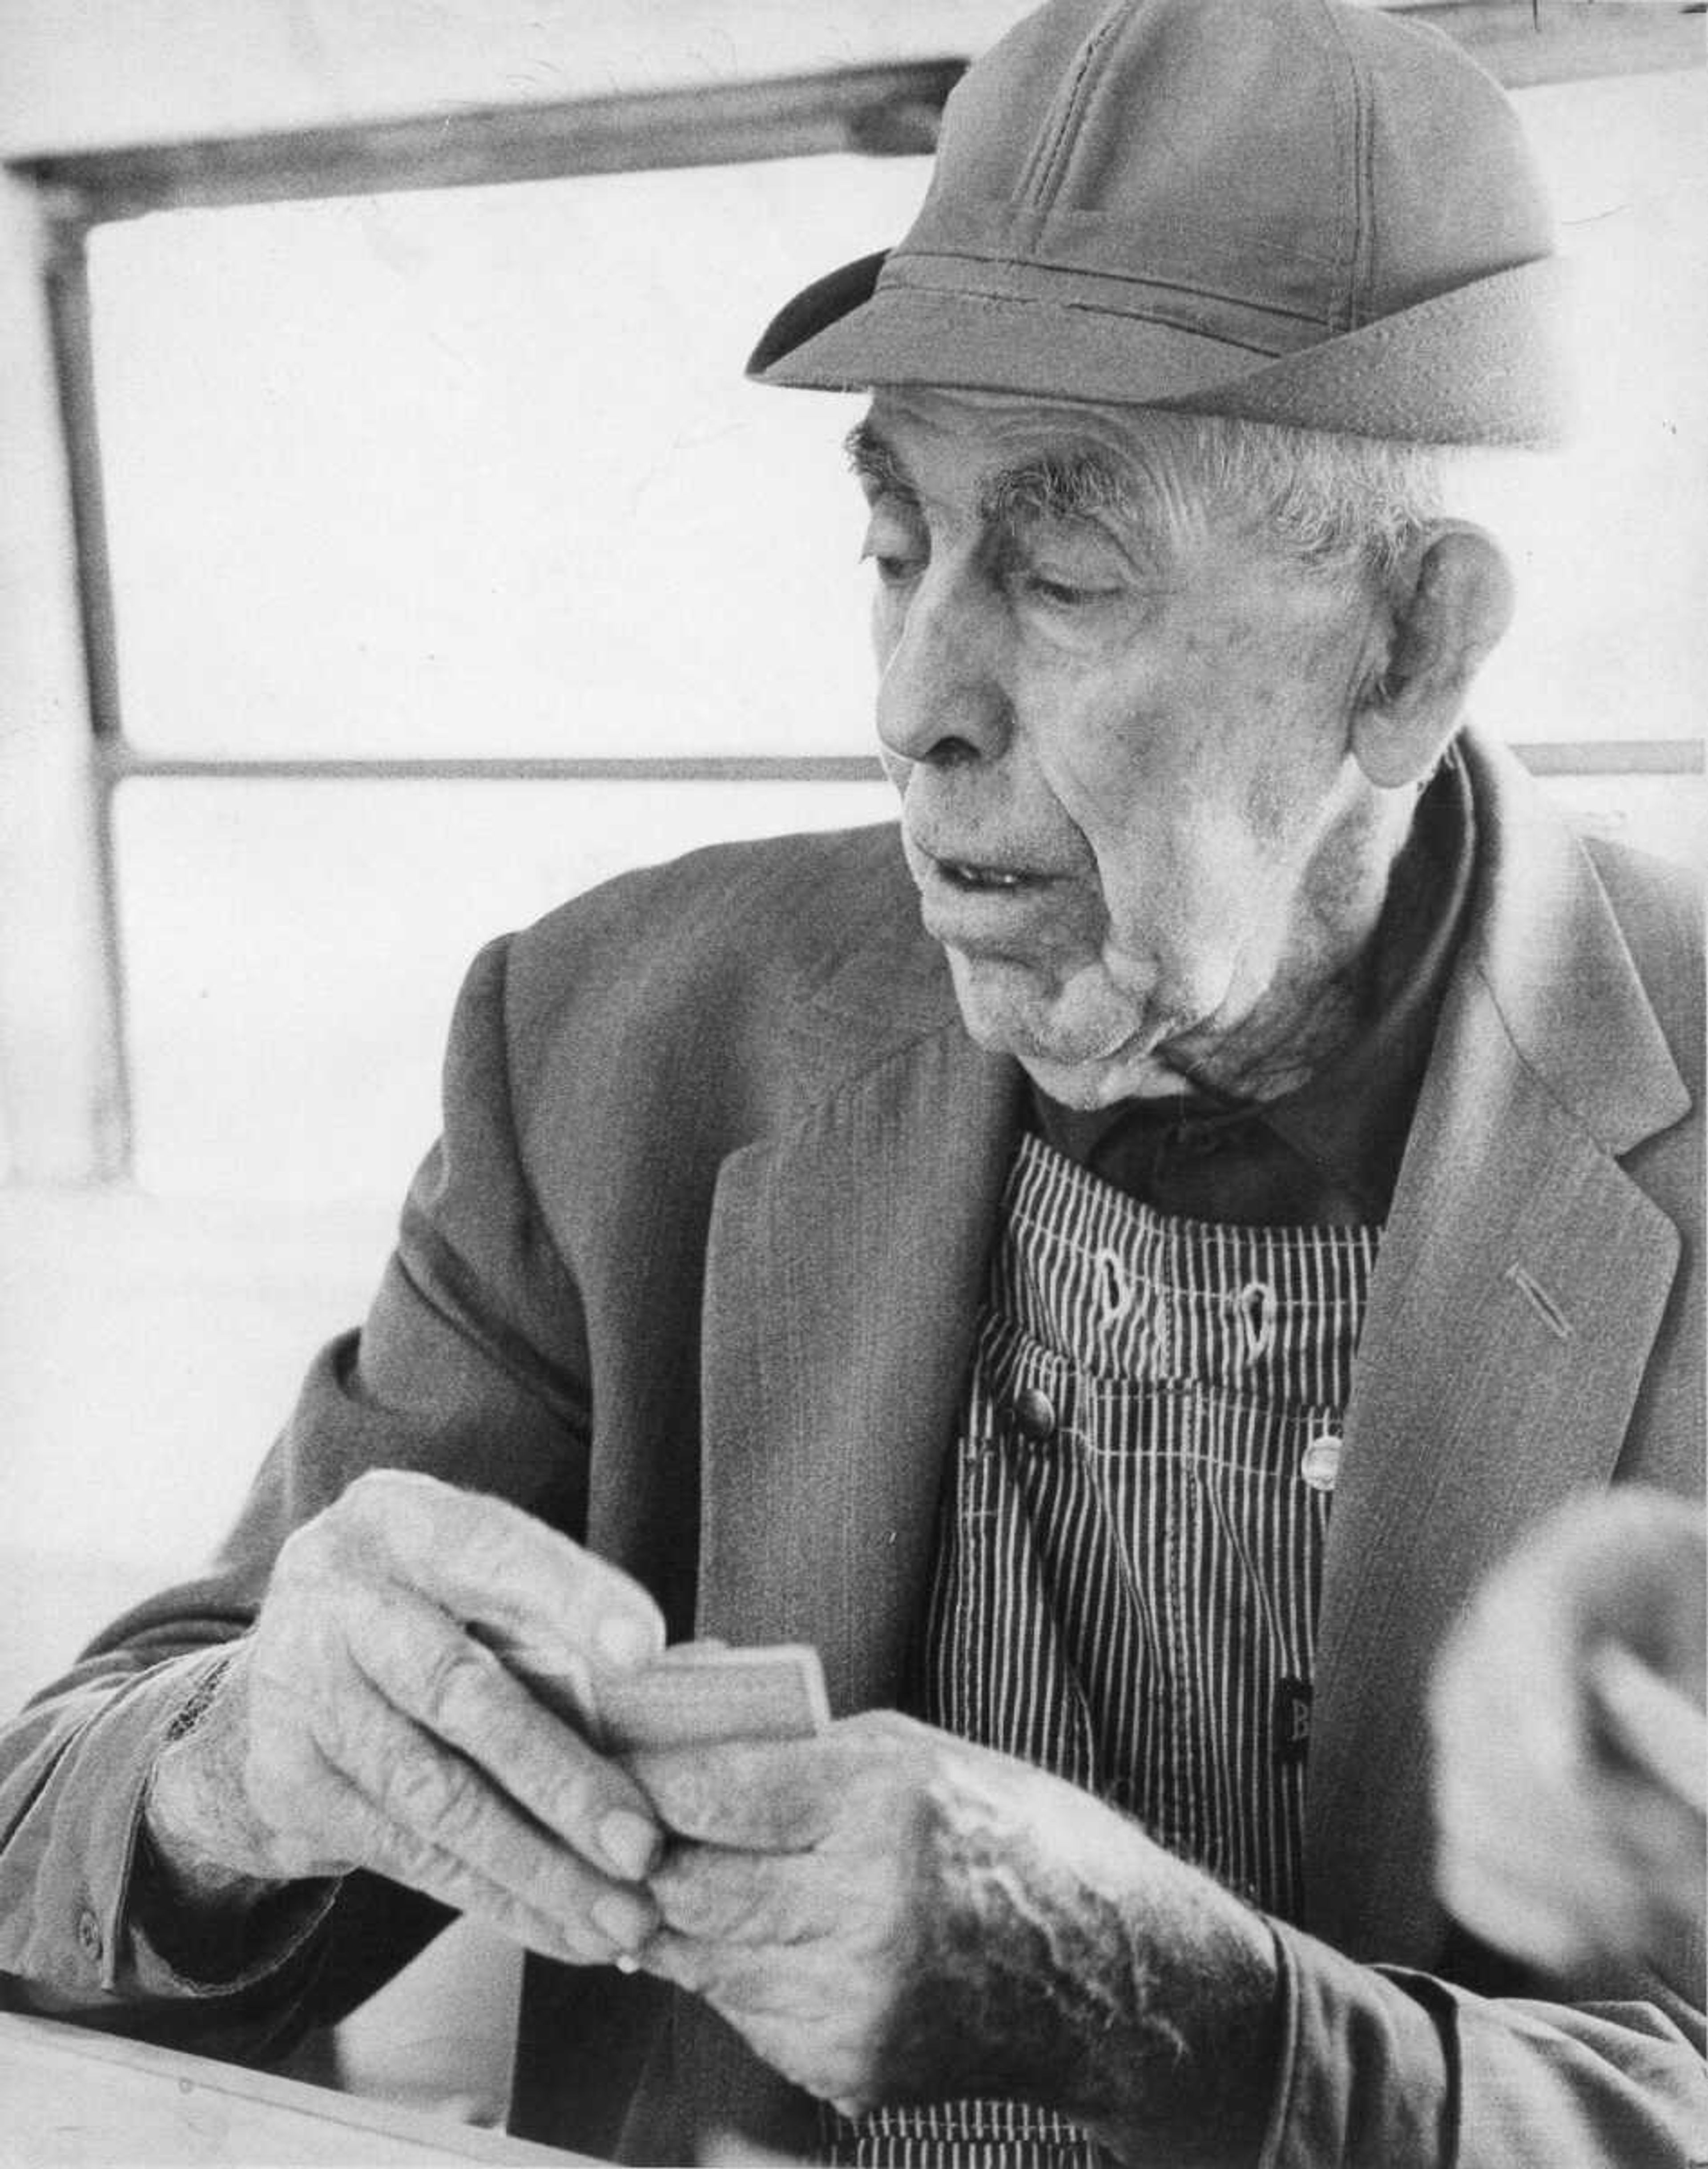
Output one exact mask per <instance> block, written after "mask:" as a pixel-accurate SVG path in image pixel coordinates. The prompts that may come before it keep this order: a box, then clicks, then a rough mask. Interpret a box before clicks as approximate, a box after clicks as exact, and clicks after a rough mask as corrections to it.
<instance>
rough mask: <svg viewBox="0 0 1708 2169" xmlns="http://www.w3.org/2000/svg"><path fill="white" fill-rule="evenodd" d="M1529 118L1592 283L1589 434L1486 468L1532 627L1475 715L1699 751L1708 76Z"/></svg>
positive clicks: (1705, 497)
mask: <svg viewBox="0 0 1708 2169" xmlns="http://www.w3.org/2000/svg"><path fill="white" fill-rule="evenodd" d="M1518 106H1519V113H1520V115H1522V117H1523V119H1524V124H1525V126H1526V128H1527V130H1528V131H1529V132H1530V138H1531V141H1532V142H1533V143H1534V144H1535V147H1536V148H1537V150H1538V152H1539V153H1540V157H1541V159H1542V162H1543V165H1544V168H1545V170H1546V173H1547V174H1548V177H1549V180H1550V183H1551V190H1552V195H1553V199H1554V203H1555V208H1556V215H1557V216H1558V220H1559V232H1560V242H1561V247H1562V251H1563V252H1564V253H1565V254H1566V256H1567V258H1568V259H1569V260H1570V261H1571V263H1572V266H1573V269H1574V274H1575V278H1576V282H1577V308H1578V326H1579V339H1578V376H1579V381H1580V391H1581V401H1582V410H1583V411H1582V431H1581V436H1580V439H1579V441H1578V443H1576V444H1575V445H1573V446H1572V449H1571V450H1569V451H1567V452H1566V453H1563V454H1557V455H1555V454H1549V455H1540V456H1539V455H1525V456H1512V457H1509V458H1506V459H1503V460H1501V461H1491V462H1489V463H1488V467H1487V473H1486V475H1485V476H1484V477H1483V478H1482V482H1481V485H1480V487H1477V488H1474V489H1473V490H1472V491H1471V493H1470V506H1469V509H1471V510H1473V511H1476V512H1478V513H1480V514H1482V515H1483V516H1485V517H1486V518H1487V520H1488V521H1489V523H1490V525H1493V527H1494V528H1495V529H1496V530H1498V532H1499V533H1500V535H1501V536H1502V538H1503V541H1505V542H1506V543H1507V545H1508V549H1509V551H1510V552H1511V554H1512V556H1513V558H1514V567H1515V570H1516V573H1517V575H1518V605H1519V607H1518V617H1517V620H1516V622H1515V623H1514V627H1513V631H1512V632H1511V634H1510V635H1509V636H1508V639H1507V640H1506V642H1504V643H1503V645H1502V647H1501V648H1498V650H1497V651H1496V653H1495V654H1494V656H1493V658H1492V659H1491V661H1490V663H1489V664H1488V666H1487V669H1486V671H1485V674H1484V676H1483V679H1482V683H1481V685H1480V686H1479V688H1478V690H1477V697H1476V702H1475V706H1476V710H1477V713H1478V714H1479V715H1480V716H1482V717H1484V718H1485V719H1486V720H1487V721H1488V722H1490V723H1491V725H1497V726H1498V727H1500V728H1501V729H1502V730H1503V731H1504V732H1505V733H1506V734H1507V735H1508V737H1511V738H1519V739H1523V738H1592V739H1594V738H1695V737H1697V736H1698V735H1699V734H1700V731H1701V727H1702V688H1703V686H1704V685H1705V684H1708V610H1704V608H1703V605H1702V597H1703V594H1704V593H1705V592H1708V372H1705V370H1704V368H1703V360H1702V358H1703V355H1704V354H1708V189H1705V188H1704V186H1703V155H1702V154H1703V146H1704V144H1705V143H1708V77H1704V76H1703V75H1702V74H1701V73H1700V72H1697V73H1692V74H1676V75H1645V76H1632V77H1623V78H1620V79H1617V80H1609V81H1603V82H1592V83H1561V84H1554V85H1550V86H1548V87H1546V88H1542V89H1537V90H1530V91H1525V92H1524V93H1521V95H1520V96H1519V99H1518Z"/></svg>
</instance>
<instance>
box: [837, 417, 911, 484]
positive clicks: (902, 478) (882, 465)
mask: <svg viewBox="0 0 1708 2169" xmlns="http://www.w3.org/2000/svg"><path fill="white" fill-rule="evenodd" d="M842 448H843V451H844V452H846V453H847V455H848V463H849V466H850V467H852V468H853V470H854V472H855V474H857V475H858V476H859V478H860V480H861V481H862V482H864V483H865V485H866V486H867V488H869V489H871V490H873V491H875V492H876V493H878V494H879V495H880V496H883V497H899V498H905V499H906V500H907V503H908V504H914V503H916V502H917V500H918V492H917V491H916V490H915V489H914V488H913V483H912V482H910V481H909V480H908V478H907V469H906V468H905V467H904V466H902V462H901V460H900V458H899V456H897V452H896V449H895V447H894V446H893V445H891V443H890V441H889V440H888V438H887V437H886V436H885V435H884V434H883V433H882V431H881V430H880V429H878V428H877V427H876V426H875V424H873V423H872V422H871V421H870V420H866V421H863V422H856V423H855V424H854V427H853V429H850V430H849V433H848V434H847V436H845V437H844V438H843V440H842Z"/></svg>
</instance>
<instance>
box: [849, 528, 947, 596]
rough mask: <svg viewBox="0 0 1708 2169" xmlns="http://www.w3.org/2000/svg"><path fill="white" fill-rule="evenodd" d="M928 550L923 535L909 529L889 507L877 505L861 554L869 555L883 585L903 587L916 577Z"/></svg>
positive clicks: (922, 567) (923, 566)
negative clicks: (913, 532)
mask: <svg viewBox="0 0 1708 2169" xmlns="http://www.w3.org/2000/svg"><path fill="white" fill-rule="evenodd" d="M929 554H930V552H928V549H927V547H926V546H925V542H924V540H923V537H922V536H915V535H913V534H912V533H910V532H909V530H908V527H907V523H906V522H905V521H904V520H899V519H897V517H896V516H895V514H893V513H891V512H889V511H887V510H886V509H874V511H873V514H872V519H871V524H870V526H868V528H867V529H866V539H865V542H864V543H863V544H862V546H861V548H860V556H861V557H863V558H866V557H870V560H871V562H872V563H873V564H874V565H875V567H876V568H877V574H878V578H879V581H880V583H881V584H882V585H883V586H885V587H886V588H902V587H906V586H907V584H908V583H909V582H910V581H912V580H917V579H918V577H919V575H920V573H922V572H923V571H924V569H925V562H926V559H927V557H928V556H929Z"/></svg>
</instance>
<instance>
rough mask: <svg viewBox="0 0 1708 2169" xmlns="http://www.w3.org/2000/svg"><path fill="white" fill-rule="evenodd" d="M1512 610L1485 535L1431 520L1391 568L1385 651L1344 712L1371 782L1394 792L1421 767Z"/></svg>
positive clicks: (1448, 732) (1425, 770)
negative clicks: (1390, 619)
mask: <svg viewBox="0 0 1708 2169" xmlns="http://www.w3.org/2000/svg"><path fill="white" fill-rule="evenodd" d="M1512 614H1513V583H1512V574H1511V573H1509V572H1508V569H1507V562H1506V559H1505V558H1504V557H1503V556H1502V555H1501V552H1500V549H1499V546H1498V544H1497V543H1496V542H1495V541H1494V538H1493V536H1490V535H1487V534H1485V533H1484V531H1483V530H1482V528H1480V527H1473V526H1471V525H1470V524H1469V523H1468V522H1466V521H1462V520H1438V521H1436V522H1435V523H1434V525H1432V526H1431V527H1429V529H1428V530H1427V531H1426V532H1425V533H1424V535H1423V536H1422V537H1421V538H1420V540H1419V541H1418V542H1417V544H1416V545H1415V546H1413V550H1412V552H1410V553H1409V555H1408V556H1407V559H1406V562H1405V563H1404V564H1403V565H1402V567H1401V568H1400V571H1399V573H1398V574H1397V576H1396V586H1395V591H1394V594H1393V630H1392V632H1391V635H1390V637H1389V641H1388V649H1387V654H1386V658H1385V660H1384V662H1383V664H1382V667H1381V670H1380V671H1379V672H1378V673H1377V674H1376V675H1375V678H1373V679H1371V681H1370V685H1369V686H1368V687H1367V688H1366V689H1365V694H1364V696H1363V698H1362V699H1361V700H1360V701H1359V706H1358V707H1357V709H1356V711H1354V716H1353V719H1352V751H1353V754H1354V758H1355V759H1356V760H1357V762H1358V765H1359V767H1360V768H1361V769H1362V770H1364V772H1365V775H1367V776H1368V777H1369V778H1370V781H1371V782H1372V783H1374V784H1377V785H1379V786H1381V788H1383V789H1384V790H1390V791H1392V790H1397V789H1398V788H1400V787H1401V786H1402V785H1404V784H1407V783H1415V782H1418V781H1420V780H1421V779H1422V778H1423V776H1426V775H1428V774H1429V771H1430V770H1431V769H1432V768H1433V767H1434V765H1435V763H1436V762H1437V761H1438V760H1439V759H1440V757H1441V754H1442V753H1443V752H1444V751H1445V748H1446V745H1447V742H1448V740H1449V739H1450V738H1451V737H1452V735H1453V733H1454V731H1455V729H1456V728H1457V727H1458V724H1459V719H1460V717H1461V714H1462V713H1463V711H1464V707H1465V701H1466V695H1467V694H1468V693H1469V692H1470V690H1471V680H1472V679H1474V678H1475V677H1476V675H1477V672H1478V670H1479V669H1482V663H1483V660H1484V658H1485V657H1487V654H1488V653H1489V652H1490V651H1491V649H1493V648H1494V647H1495V645H1496V644H1497V642H1498V641H1499V639H1500V637H1501V636H1502V634H1503V633H1504V632H1505V631H1506V629H1507V627H1508V625H1509V624H1510V623H1511V622H1512Z"/></svg>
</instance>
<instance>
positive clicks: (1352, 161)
mask: <svg viewBox="0 0 1708 2169" xmlns="http://www.w3.org/2000/svg"><path fill="white" fill-rule="evenodd" d="M1317 16H1318V18H1319V19H1320V20H1321V21H1322V24H1323V27H1324V29H1326V30H1327V31H1328V38H1327V39H1326V40H1324V45H1325V57H1326V58H1327V59H1328V60H1330V61H1333V57H1334V56H1335V55H1336V54H1338V56H1339V58H1340V61H1341V63H1342V65H1343V67H1344V73H1345V77H1346V78H1347V79H1349V81H1350V83H1351V85H1352V141H1351V143H1350V144H1348V142H1347V141H1346V134H1345V126H1346V123H1345V115H1344V113H1343V111H1342V109H1341V94H1342V92H1343V89H1344V83H1343V82H1340V81H1332V82H1331V86H1330V97H1331V102H1332V109H1333V115H1334V163H1335V169H1336V175H1335V177H1336V182H1337V197H1338V180H1339V177H1340V175H1341V174H1342V173H1345V172H1347V170H1348V169H1350V173H1351V179H1352V205H1351V211H1350V214H1349V217H1346V218H1342V219H1341V220H1340V224H1341V226H1342V228H1343V229H1344V228H1346V227H1348V226H1349V228H1350V231H1349V232H1344V231H1343V232H1342V233H1340V234H1338V235H1337V239H1336V248H1335V269H1336V274H1337V275H1338V279H1339V281H1340V290H1339V292H1338V294H1337V295H1336V296H1334V298H1333V300H1332V301H1331V302H1330V303H1329V306H1328V323H1327V327H1326V328H1327V329H1328V331H1330V332H1331V333H1342V332H1346V331H1349V330H1351V329H1352V328H1354V325H1356V323H1357V322H1358V317H1357V313H1356V311H1355V307H1354V301H1355V285H1356V280H1357V275H1358V242H1359V229H1360V226H1361V224H1362V211H1361V206H1360V204H1359V195H1360V192H1361V189H1362V187H1363V175H1362V173H1361V170H1360V167H1359V133H1360V128H1359V121H1360V114H1361V109H1362V106H1363V103H1364V100H1363V89H1364V86H1363V83H1362V82H1361V80H1360V78H1359V72H1358V64H1357V62H1356V61H1354V58H1353V54H1352V47H1351V45H1350V43H1349V40H1348V38H1347V35H1346V32H1345V30H1344V29H1343V27H1342V26H1341V24H1339V23H1338V21H1337V20H1336V19H1335V17H1334V13H1333V9H1332V8H1329V7H1328V5H1327V4H1326V0H1317ZM1330 47H1332V49H1333V50H1332V51H1328V50H1327V49H1328V48H1330ZM1338 210H1339V205H1338V200H1337V204H1336V211H1337V213H1338Z"/></svg>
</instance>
